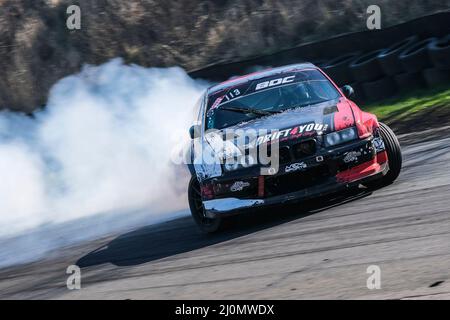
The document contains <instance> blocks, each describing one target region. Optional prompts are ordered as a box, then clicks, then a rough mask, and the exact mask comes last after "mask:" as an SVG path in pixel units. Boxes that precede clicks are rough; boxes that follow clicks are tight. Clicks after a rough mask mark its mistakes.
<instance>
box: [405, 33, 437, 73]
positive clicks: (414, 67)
mask: <svg viewBox="0 0 450 320" xmlns="http://www.w3.org/2000/svg"><path fill="white" fill-rule="evenodd" d="M435 40H436V38H428V39H425V40H422V41H419V42H417V43H414V44H412V45H411V46H409V47H407V48H406V49H405V50H403V52H402V53H401V54H400V56H399V61H400V64H401V65H402V68H403V71H405V72H420V71H422V70H424V69H427V68H430V67H431V66H432V64H431V60H430V58H429V56H428V45H429V44H430V43H431V42H433V41H435Z"/></svg>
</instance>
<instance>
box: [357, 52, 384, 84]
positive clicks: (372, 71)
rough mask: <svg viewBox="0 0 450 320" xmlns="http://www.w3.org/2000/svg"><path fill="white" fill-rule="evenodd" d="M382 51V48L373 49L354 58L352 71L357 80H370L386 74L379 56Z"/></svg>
mask: <svg viewBox="0 0 450 320" xmlns="http://www.w3.org/2000/svg"><path fill="white" fill-rule="evenodd" d="M381 52H382V50H376V51H372V52H369V53H367V54H365V55H363V56H361V57H358V58H356V59H355V60H353V62H352V63H351V64H350V71H351V73H352V75H353V78H354V79H355V80H356V81H357V82H370V81H373V80H377V79H380V78H382V77H383V76H384V72H383V70H382V69H381V66H380V63H379V62H378V58H377V57H378V55H379V54H380V53H381Z"/></svg>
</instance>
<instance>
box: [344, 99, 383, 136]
mask: <svg viewBox="0 0 450 320" xmlns="http://www.w3.org/2000/svg"><path fill="white" fill-rule="evenodd" d="M348 101H349V103H350V106H351V108H352V110H353V114H354V116H355V122H356V127H357V128H358V135H359V137H360V138H361V139H364V138H367V137H369V136H371V135H372V134H373V132H374V131H375V129H377V128H379V127H380V124H379V122H378V119H377V116H376V115H374V114H371V113H368V112H364V111H362V110H361V109H360V108H359V107H358V106H357V105H356V104H355V103H354V102H353V101H350V100H348Z"/></svg>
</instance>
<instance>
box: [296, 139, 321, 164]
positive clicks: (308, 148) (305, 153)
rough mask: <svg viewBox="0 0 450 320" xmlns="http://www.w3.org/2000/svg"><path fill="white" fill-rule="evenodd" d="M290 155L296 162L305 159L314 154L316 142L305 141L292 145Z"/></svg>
mask: <svg viewBox="0 0 450 320" xmlns="http://www.w3.org/2000/svg"><path fill="white" fill-rule="evenodd" d="M291 149H292V154H293V155H294V158H295V159H296V160H298V159H302V158H305V157H309V156H312V155H314V154H315V153H316V141H315V140H307V141H303V142H300V143H297V144H294V145H293V146H292V147H291Z"/></svg>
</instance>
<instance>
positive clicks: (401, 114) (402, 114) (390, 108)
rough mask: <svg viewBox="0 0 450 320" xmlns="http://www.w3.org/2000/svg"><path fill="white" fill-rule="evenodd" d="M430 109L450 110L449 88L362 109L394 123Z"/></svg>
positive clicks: (421, 92)
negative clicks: (445, 108)
mask: <svg viewBox="0 0 450 320" xmlns="http://www.w3.org/2000/svg"><path fill="white" fill-rule="evenodd" d="M430 107H433V108H435V107H448V108H449V110H450V89H449V87H448V86H447V87H445V88H437V89H432V90H421V91H417V92H414V93H410V94H408V95H403V96H398V97H395V98H392V99H389V100H385V101H382V102H378V103H374V104H370V105H367V106H365V107H362V109H364V111H368V112H371V113H374V114H376V115H377V117H378V118H379V119H380V120H384V119H389V120H390V121H393V120H407V119H409V118H412V117H415V116H417V115H418V114H422V113H423V112H424V111H425V109H427V108H430Z"/></svg>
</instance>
